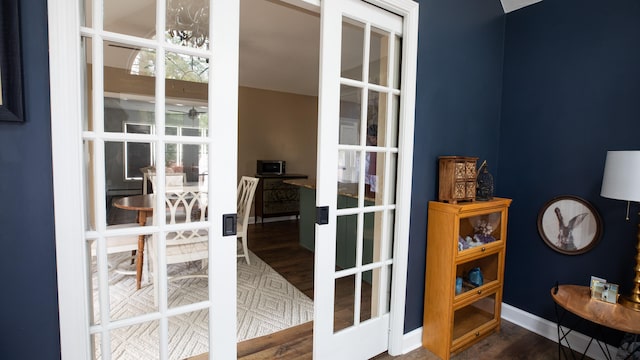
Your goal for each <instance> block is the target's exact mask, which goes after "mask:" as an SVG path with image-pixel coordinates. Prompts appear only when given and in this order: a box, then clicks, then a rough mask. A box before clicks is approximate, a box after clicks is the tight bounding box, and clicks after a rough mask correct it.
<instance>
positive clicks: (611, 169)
mask: <svg viewBox="0 0 640 360" xmlns="http://www.w3.org/2000/svg"><path fill="white" fill-rule="evenodd" d="M600 196H603V197H606V198H610V199H617V200H625V201H638V202H640V150H638V151H607V160H606V162H605V164H604V175H603V177H602V189H601V190H600Z"/></svg>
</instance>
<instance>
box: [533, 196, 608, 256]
mask: <svg viewBox="0 0 640 360" xmlns="http://www.w3.org/2000/svg"><path fill="white" fill-rule="evenodd" d="M538 232H539V233H540V236H541V237H542V240H544V242H545V243H546V244H547V245H548V246H549V247H551V248H552V249H553V250H555V251H557V252H560V253H563V254H567V255H578V254H583V253H585V252H587V251H589V250H591V249H592V248H593V247H594V246H595V245H596V244H597V243H598V241H599V240H600V237H601V235H602V218H601V217H600V214H599V213H598V212H597V211H596V209H595V208H594V207H593V206H592V205H591V204H590V203H589V202H588V201H586V200H584V199H582V198H580V197H577V196H573V195H563V196H558V197H555V198H553V199H551V200H549V201H548V202H547V203H546V204H544V206H543V207H542V208H541V209H540V212H539V213H538Z"/></svg>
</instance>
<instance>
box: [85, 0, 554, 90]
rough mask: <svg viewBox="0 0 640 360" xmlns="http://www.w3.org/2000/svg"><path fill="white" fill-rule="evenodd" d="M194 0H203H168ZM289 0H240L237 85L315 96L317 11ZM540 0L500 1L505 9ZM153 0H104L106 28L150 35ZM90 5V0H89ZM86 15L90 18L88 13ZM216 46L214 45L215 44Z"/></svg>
mask: <svg viewBox="0 0 640 360" xmlns="http://www.w3.org/2000/svg"><path fill="white" fill-rule="evenodd" d="M175 1H192V2H194V3H198V4H199V3H200V2H203V1H204V0H167V3H168V4H171V3H172V2H175ZM287 1H288V0H282V1H279V0H241V1H240V49H239V57H240V64H239V65H240V67H239V72H240V73H239V83H240V85H241V86H247V87H254V88H260V89H269V90H276V91H283V92H290V93H296V94H304V95H316V94H317V91H318V69H319V67H318V62H319V61H318V59H319V44H320V19H319V16H318V14H317V13H315V12H313V11H310V10H305V9H301V8H296V7H294V6H292V5H288V4H287V3H286V2H287ZM540 1H542V0H501V3H502V6H503V9H504V11H505V13H507V12H510V11H514V10H517V9H520V8H522V7H525V6H528V5H531V4H534V3H537V2H540ZM155 2H156V0H135V1H131V0H109V1H105V7H104V11H105V20H104V23H105V25H104V26H105V29H107V30H111V31H117V32H122V33H125V34H130V35H135V36H144V37H152V36H154V29H155V18H154V15H155V10H154V8H155ZM87 3H90V1H87ZM88 18H90V17H88ZM214 46H215V44H214ZM109 52H110V55H108V54H105V62H106V64H107V65H108V66H116V67H122V68H127V67H128V66H130V64H131V59H132V58H133V57H134V56H135V54H136V53H137V49H119V50H116V49H113V48H112V49H110V51H109Z"/></svg>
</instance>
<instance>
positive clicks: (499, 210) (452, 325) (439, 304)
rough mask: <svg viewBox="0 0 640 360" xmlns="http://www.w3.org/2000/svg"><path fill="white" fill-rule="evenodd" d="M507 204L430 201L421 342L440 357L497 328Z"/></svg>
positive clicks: (497, 201)
mask: <svg viewBox="0 0 640 360" xmlns="http://www.w3.org/2000/svg"><path fill="white" fill-rule="evenodd" d="M510 204H511V200H510V199H503V198H495V199H493V200H490V201H482V202H480V201H474V202H468V203H457V204H449V203H442V202H435V201H431V202H429V219H428V229H427V268H426V276H425V299H424V324H423V325H424V326H423V335H422V345H423V346H424V347H425V348H427V349H429V350H430V351H431V352H432V353H434V354H435V355H437V356H438V357H440V358H441V359H444V360H448V359H449V358H450V356H451V354H453V353H456V352H459V351H462V350H464V349H466V348H467V347H469V346H471V345H472V344H474V343H475V342H476V341H478V340H480V339H481V338H483V337H485V336H486V335H489V334H491V333H492V332H494V331H499V329H500V305H501V303H502V285H503V279H504V257H505V245H506V238H507V212H508V208H509V205H510ZM484 241H486V242H484ZM463 242H465V243H463ZM466 245H469V246H466ZM456 280H458V282H459V281H462V288H456V282H457V281H456Z"/></svg>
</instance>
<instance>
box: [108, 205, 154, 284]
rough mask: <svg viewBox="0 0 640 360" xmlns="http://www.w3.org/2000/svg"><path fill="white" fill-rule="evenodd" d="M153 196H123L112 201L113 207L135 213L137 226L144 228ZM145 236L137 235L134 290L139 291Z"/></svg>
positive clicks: (150, 211)
mask: <svg viewBox="0 0 640 360" xmlns="http://www.w3.org/2000/svg"><path fill="white" fill-rule="evenodd" d="M154 205H155V196H154V195H153V194H146V195H133V196H125V197H121V198H119V199H116V200H114V201H113V206H115V207H117V208H120V209H123V210H132V211H137V212H138V216H137V220H138V224H139V225H140V226H145V225H146V223H147V217H149V216H151V215H152V214H153V207H154ZM145 237H146V235H144V234H141V235H138V250H137V253H136V289H140V287H141V283H142V264H143V262H144V243H145Z"/></svg>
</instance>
